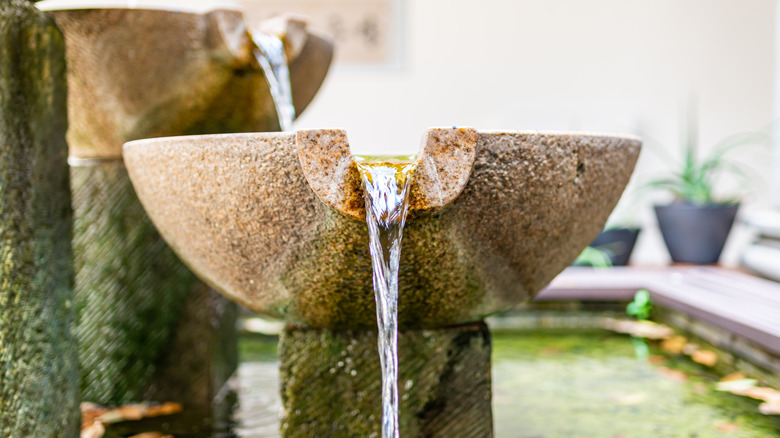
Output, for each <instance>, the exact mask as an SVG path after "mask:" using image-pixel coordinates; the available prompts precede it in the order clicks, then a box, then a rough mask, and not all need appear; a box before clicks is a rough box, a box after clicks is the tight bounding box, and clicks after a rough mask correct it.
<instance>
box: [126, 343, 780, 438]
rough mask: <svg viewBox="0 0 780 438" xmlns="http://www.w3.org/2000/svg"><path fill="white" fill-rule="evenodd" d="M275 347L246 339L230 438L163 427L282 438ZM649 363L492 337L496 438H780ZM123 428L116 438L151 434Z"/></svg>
mask: <svg viewBox="0 0 780 438" xmlns="http://www.w3.org/2000/svg"><path fill="white" fill-rule="evenodd" d="M275 342H276V341H275V339H273V338H262V337H245V338H243V339H242V340H241V342H240V345H239V347H240V349H239V351H240V355H241V366H240V369H239V377H240V379H239V380H238V382H239V383H238V384H237V386H236V390H237V399H238V400H239V404H238V406H237V407H236V409H235V414H234V415H235V421H234V422H233V424H232V425H231V427H230V430H229V431H227V430H222V431H221V432H218V433H214V434H213V435H212V434H210V433H209V432H206V431H203V430H200V431H197V432H196V431H195V429H197V428H193V424H194V423H193V420H192V419H191V418H190V417H187V416H186V415H181V416H179V417H178V419H173V418H172V419H171V420H172V421H173V422H171V421H167V420H166V421H167V422H166V421H162V423H161V422H160V419H158V420H156V424H157V426H158V427H160V428H162V427H163V426H164V430H166V431H167V433H173V434H174V435H175V436H177V437H182V436H183V437H190V438H195V437H206V436H219V437H246V438H266V437H278V436H279V435H278V431H277V428H278V420H277V416H278V414H279V411H280V409H281V402H280V400H279V396H278V395H277V392H276V391H277V387H278V373H277V369H276V343H275ZM651 353H657V352H655V351H652V348H651ZM377 360H378V358H377ZM659 362H660V363H659ZM653 363H654V364H650V363H648V362H647V361H640V360H638V359H636V356H635V353H634V345H633V343H632V340H631V338H629V337H627V336H623V335H617V334H613V333H609V332H605V331H588V332H560V331H556V332H514V333H494V334H493V416H494V417H493V418H494V424H495V436H496V437H497V438H537V437H538V438H553V437H566V438H572V437H573V438H585V437H588V438H601V437H604V438H634V437H639V438H643V437H756V438H769V437H780V418H778V417H770V416H763V415H761V414H759V413H758V412H757V407H758V402H757V401H755V400H751V399H747V398H744V397H739V396H736V395H732V394H727V393H722V392H717V391H715V390H714V386H715V385H714V382H716V381H717V380H718V379H719V378H720V376H717V375H714V374H711V373H710V372H709V371H708V370H707V369H706V368H704V367H702V366H700V365H697V364H695V363H692V362H690V361H689V360H688V359H686V358H673V357H672V358H670V357H654V360H653ZM400 366H401V367H403V363H401V364H400ZM177 423H178V424H177ZM181 423H187V427H183V426H182V425H181ZM139 426H140V425H139ZM123 427H125V429H124V431H122V432H121V433H118V434H116V435H114V436H130V435H131V433H132V432H135V433H138V432H140V431H144V430H150V429H149V428H146V429H143V428H138V427H135V426H134V427H132V428H131V429H132V430H131V429H127V425H125V426H123ZM184 429H187V433H181V431H182V430H184ZM116 431H117V432H120V431H119V429H116ZM453 438H457V437H453Z"/></svg>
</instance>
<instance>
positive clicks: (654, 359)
mask: <svg viewBox="0 0 780 438" xmlns="http://www.w3.org/2000/svg"><path fill="white" fill-rule="evenodd" d="M647 361H648V362H650V364H651V365H662V364H665V363H666V361H667V359H666V356H659V355H653V356H650V357H648V358H647Z"/></svg>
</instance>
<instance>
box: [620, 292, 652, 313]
mask: <svg viewBox="0 0 780 438" xmlns="http://www.w3.org/2000/svg"><path fill="white" fill-rule="evenodd" d="M652 311H653V303H652V301H651V300H650V292H648V291H647V289H640V290H638V291H637V293H636V294H634V301H632V302H630V303H629V304H628V307H626V313H627V314H628V315H629V316H633V317H635V318H636V319H638V320H646V319H649V318H650V313H652Z"/></svg>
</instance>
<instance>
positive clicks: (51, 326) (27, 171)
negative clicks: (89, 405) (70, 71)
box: [0, 0, 79, 438]
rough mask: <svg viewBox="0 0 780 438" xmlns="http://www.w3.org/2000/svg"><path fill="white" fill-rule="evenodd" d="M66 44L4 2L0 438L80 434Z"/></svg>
mask: <svg viewBox="0 0 780 438" xmlns="http://www.w3.org/2000/svg"><path fill="white" fill-rule="evenodd" d="M64 50H65V49H64V42H63V38H62V35H61V34H60V32H59V30H58V29H57V28H56V26H54V25H53V24H52V22H51V21H50V20H49V19H48V18H47V17H46V16H45V15H44V14H43V13H42V12H40V11H38V10H37V9H36V8H35V7H34V6H33V5H32V3H31V2H26V1H19V0H11V1H4V2H2V3H0V148H1V149H0V436H3V437H9V438H22V437H37V438H47V437H63V436H64V437H69V436H78V425H79V410H78V379H77V377H76V376H77V358H76V348H75V339H74V337H73V334H72V333H71V327H72V324H73V308H72V304H71V301H72V298H73V289H72V283H73V267H72V249H71V223H72V222H71V220H72V219H71V218H72V215H71V207H70V192H69V182H68V167H67V145H66V143H65V131H66V129H67V112H66V85H65V84H66V82H65V59H64V56H65V55H64Z"/></svg>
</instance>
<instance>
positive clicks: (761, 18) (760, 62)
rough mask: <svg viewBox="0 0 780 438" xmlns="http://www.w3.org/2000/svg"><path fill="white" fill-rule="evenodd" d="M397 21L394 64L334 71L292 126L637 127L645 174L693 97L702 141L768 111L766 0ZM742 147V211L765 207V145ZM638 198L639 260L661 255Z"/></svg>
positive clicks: (624, 4)
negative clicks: (745, 191) (749, 190)
mask: <svg viewBox="0 0 780 438" xmlns="http://www.w3.org/2000/svg"><path fill="white" fill-rule="evenodd" d="M402 15H403V19H402V20H403V23H402V29H403V32H404V35H403V36H404V40H405V44H404V46H403V47H402V59H403V61H402V63H401V66H400V69H385V70H381V69H380V70H376V69H370V68H360V67H337V68H335V69H334V70H333V71H332V73H331V75H330V76H329V78H328V79H327V81H326V83H325V86H324V87H323V88H322V90H321V91H320V94H319V96H318V97H317V98H316V100H315V102H314V103H313V104H312V106H311V107H310V108H309V109H308V110H307V112H306V113H305V114H303V115H302V117H301V118H300V119H299V121H298V122H297V124H296V128H298V129H301V128H313V127H344V128H346V129H347V130H348V134H349V137H350V140H351V142H352V145H353V148H354V149H356V150H358V151H374V152H376V151H384V152H395V151H399V152H404V151H414V150H416V148H417V145H418V143H419V141H420V138H421V136H422V134H423V132H424V130H425V128H427V127H429V126H441V125H468V126H473V127H476V128H482V129H487V128H500V129H538V130H571V129H576V130H585V131H609V132H626V133H638V134H640V135H642V136H643V137H645V138H646V140H647V142H646V147H645V150H644V151H643V155H642V158H641V160H640V164H639V166H638V171H637V173H636V175H635V176H636V179H638V180H642V179H647V178H648V177H649V176H652V175H653V174H654V173H655V172H657V171H659V170H663V169H665V168H668V166H669V163H670V162H671V161H673V160H672V159H670V158H668V157H673V158H676V157H678V156H679V154H678V148H679V132H680V131H679V129H680V120H681V113H682V112H683V107H684V104H685V101H686V99H687V97H688V96H689V95H691V94H695V95H697V96H698V102H699V110H700V111H699V114H700V117H699V128H700V140H701V145H702V148H704V149H706V148H710V147H712V146H713V145H714V144H715V143H716V142H717V141H719V140H721V139H723V138H724V137H727V136H729V135H732V134H735V133H739V132H743V131H750V130H758V129H761V128H768V127H769V125H770V124H771V122H772V119H773V105H774V95H773V87H774V65H775V61H774V56H775V46H774V41H775V38H776V37H775V0H750V1H745V0H588V1H586V0H522V1H516V0H503V1H502V0H481V1H473V0H406V2H405V6H404V11H403V14H402ZM738 155H740V157H741V159H742V160H743V161H746V163H747V164H748V165H749V166H750V167H751V168H752V169H753V170H752V171H751V174H752V175H753V176H756V177H758V178H756V179H755V181H754V182H755V184H756V190H755V193H754V194H753V195H752V196H751V197H750V198H749V200H750V205H749V206H748V208H751V206H762V205H767V204H769V203H770V200H771V196H770V186H771V179H772V178H771V176H770V167H771V164H770V163H771V159H770V156H771V152H770V147H769V146H768V145H765V146H761V147H756V148H752V149H746V150H742V151H740V152H739V154H738ZM634 197H635V198H636V195H634ZM641 201H642V202H641V204H642V208H641V211H640V213H639V214H638V217H639V220H640V221H641V222H642V223H643V225H644V226H645V227H646V230H645V232H644V234H643V237H642V238H641V240H640V247H639V248H638V253H637V254H636V258H635V261H637V262H640V263H665V262H666V261H667V260H668V256H667V255H666V253H665V250H664V248H663V244H662V242H661V240H660V236H659V235H658V234H657V231H656V230H655V229H654V227H655V220H654V218H653V217H652V215H651V213H650V208H649V204H650V202H651V201H650V199H649V198H647V197H643V198H642V199H641ZM740 233H742V232H741V231H740V230H737V233H736V234H737V237H739V235H740ZM743 234H744V233H743ZM737 240H739V239H738V238H737ZM743 240H744V238H743ZM736 246H738V245H736V244H732V243H730V244H729V247H728V252H727V254H726V261H727V262H729V261H733V260H734V258H735V254H736V250H737V248H736Z"/></svg>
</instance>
